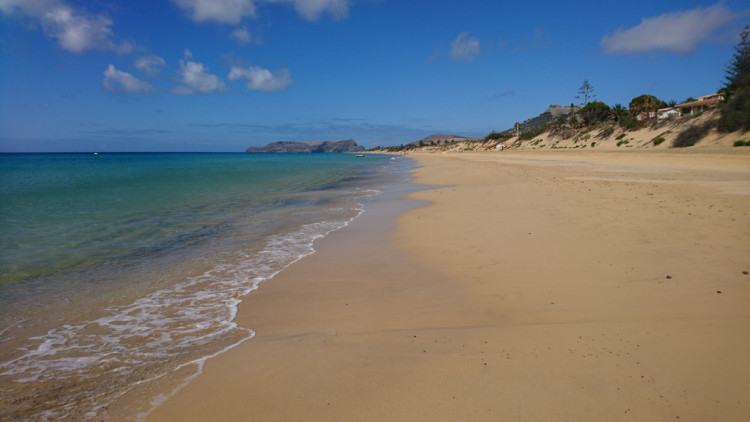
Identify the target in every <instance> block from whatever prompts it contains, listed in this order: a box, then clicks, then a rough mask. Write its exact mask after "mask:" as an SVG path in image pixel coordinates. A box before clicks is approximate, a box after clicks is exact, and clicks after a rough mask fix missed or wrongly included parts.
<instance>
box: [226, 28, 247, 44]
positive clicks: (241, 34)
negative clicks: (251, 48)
mask: <svg viewBox="0 0 750 422" xmlns="http://www.w3.org/2000/svg"><path fill="white" fill-rule="evenodd" d="M229 36H230V37H231V38H234V40H235V41H237V44H239V45H247V44H250V43H251V42H252V41H253V38H252V36H251V35H250V31H248V30H247V27H246V26H242V27H239V28H237V29H235V30H234V31H232V33H231V34H229Z"/></svg>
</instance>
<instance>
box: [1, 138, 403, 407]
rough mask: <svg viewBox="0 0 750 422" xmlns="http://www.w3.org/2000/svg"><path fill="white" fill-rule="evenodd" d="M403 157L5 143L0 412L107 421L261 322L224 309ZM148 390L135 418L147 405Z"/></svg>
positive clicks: (349, 214)
mask: <svg viewBox="0 0 750 422" xmlns="http://www.w3.org/2000/svg"><path fill="white" fill-rule="evenodd" d="M407 167H408V164H407V163H406V162H405V161H402V160H395V159H392V158H391V157H387V156H377V155H372V156H371V155H368V156H367V157H365V158H357V157H355V156H353V155H349V154H300V155H298V154H189V153H185V154H100V155H93V154H3V155H0V403H3V406H0V419H2V420H5V419H32V420H36V419H38V420H45V419H52V420H54V419H60V418H63V419H75V420H86V419H99V418H106V417H107V413H106V412H107V410H106V409H107V407H108V406H109V405H110V404H112V403H113V402H115V401H116V400H118V399H120V398H122V397H125V396H127V395H129V394H137V393H138V391H137V390H138V389H139V388H140V387H137V386H144V385H149V384H158V383H162V382H166V381H165V380H166V379H168V378H170V377H172V375H173V374H175V373H178V372H179V373H181V374H182V373H185V374H183V375H181V377H182V378H181V380H182V381H180V380H178V381H177V384H175V385H177V386H179V385H181V384H180V382H186V381H187V380H189V379H190V377H192V376H195V375H196V374H197V373H199V371H200V368H201V367H202V364H203V362H204V361H205V359H206V358H208V357H210V356H212V355H215V354H217V353H221V352H222V351H224V350H227V349H229V348H231V347H234V346H235V345H237V344H239V343H241V342H244V341H246V340H248V339H250V338H252V336H253V335H254V333H253V332H252V331H251V330H249V329H247V328H243V327H239V326H237V325H236V324H235V323H234V322H233V320H234V316H235V313H236V309H237V305H238V304H239V303H240V302H241V300H242V297H243V296H245V295H246V294H248V293H250V292H251V291H252V290H254V289H256V288H257V287H258V285H259V284H260V283H261V282H263V281H264V280H267V279H269V278H271V277H273V276H274V275H275V274H277V273H278V272H279V271H282V270H283V269H284V268H285V267H287V266H288V265H291V264H292V263H294V262H295V261H297V260H299V259H300V258H302V257H304V256H306V255H309V254H310V253H313V252H314V248H313V242H314V240H315V239H317V238H320V237H323V236H325V235H327V234H328V233H330V232H332V231H334V230H337V229H339V228H341V227H343V226H345V225H347V224H348V223H349V222H350V221H351V220H352V219H354V218H356V217H357V216H358V215H359V214H360V213H361V212H363V210H364V207H365V205H363V204H366V202H367V201H370V200H374V199H373V198H376V197H377V195H378V193H379V192H380V190H382V189H383V187H384V186H387V185H388V184H389V183H393V182H395V181H398V180H402V179H403V178H404V177H406V176H405V175H406V172H405V169H406V168H407ZM188 366H190V367H191V368H192V369H190V370H189V371H188V370H187V369H186V368H187V367H188ZM172 378H174V377H172ZM170 385H171V384H170ZM143 394H145V395H144V396H143V398H144V405H143V408H141V409H135V410H134V415H136V414H138V412H141V413H143V412H147V411H148V410H149V409H150V408H151V407H152V406H153V405H155V404H156V402H154V401H153V398H152V397H149V396H148V394H146V393H143ZM6 404H7V405H6ZM134 417H135V416H134Z"/></svg>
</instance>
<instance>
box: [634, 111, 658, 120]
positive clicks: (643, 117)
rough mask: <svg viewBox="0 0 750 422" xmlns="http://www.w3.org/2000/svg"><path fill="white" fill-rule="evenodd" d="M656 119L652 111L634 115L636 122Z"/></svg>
mask: <svg viewBox="0 0 750 422" xmlns="http://www.w3.org/2000/svg"><path fill="white" fill-rule="evenodd" d="M655 117H656V112H654V111H642V112H640V113H638V114H636V115H635V118H636V120H647V119H653V118H655Z"/></svg>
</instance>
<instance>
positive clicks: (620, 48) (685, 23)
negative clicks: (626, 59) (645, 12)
mask: <svg viewBox="0 0 750 422" xmlns="http://www.w3.org/2000/svg"><path fill="white" fill-rule="evenodd" d="M733 18H734V15H733V13H732V12H731V11H730V10H729V9H727V8H726V7H725V6H724V5H723V4H721V3H718V4H716V5H714V6H711V7H707V8H696V9H692V10H688V11H685V12H672V13H665V14H662V15H659V16H657V17H654V18H646V19H643V20H642V21H641V23H640V24H638V25H636V26H634V27H632V28H630V29H625V30H622V29H618V30H617V31H616V32H615V33H614V34H612V35H605V36H604V37H603V38H602V40H601V45H602V47H604V52H605V53H608V54H627V53H642V52H646V51H652V50H662V51H669V52H673V53H680V54H688V53H691V52H692V51H694V50H695V48H696V45H697V44H698V43H699V42H701V41H704V40H706V39H708V38H709V37H710V36H711V34H712V33H713V32H714V31H715V30H716V29H717V28H719V27H721V26H722V25H724V24H726V23H727V22H729V21H731V20H732V19H733Z"/></svg>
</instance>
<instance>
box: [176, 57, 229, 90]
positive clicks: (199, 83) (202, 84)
mask: <svg viewBox="0 0 750 422" xmlns="http://www.w3.org/2000/svg"><path fill="white" fill-rule="evenodd" d="M192 57H193V55H192V54H191V53H190V50H185V60H180V71H179V76H180V82H181V83H182V85H180V86H178V87H177V88H175V89H173V90H172V93H174V94H179V95H193V94H195V93H196V92H197V93H200V94H208V93H211V92H221V91H225V90H226V89H227V86H226V84H225V83H224V81H222V80H221V79H219V77H218V76H216V75H214V74H212V73H209V72H208V68H207V67H205V66H203V63H198V62H194V61H192V60H191V59H192Z"/></svg>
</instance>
